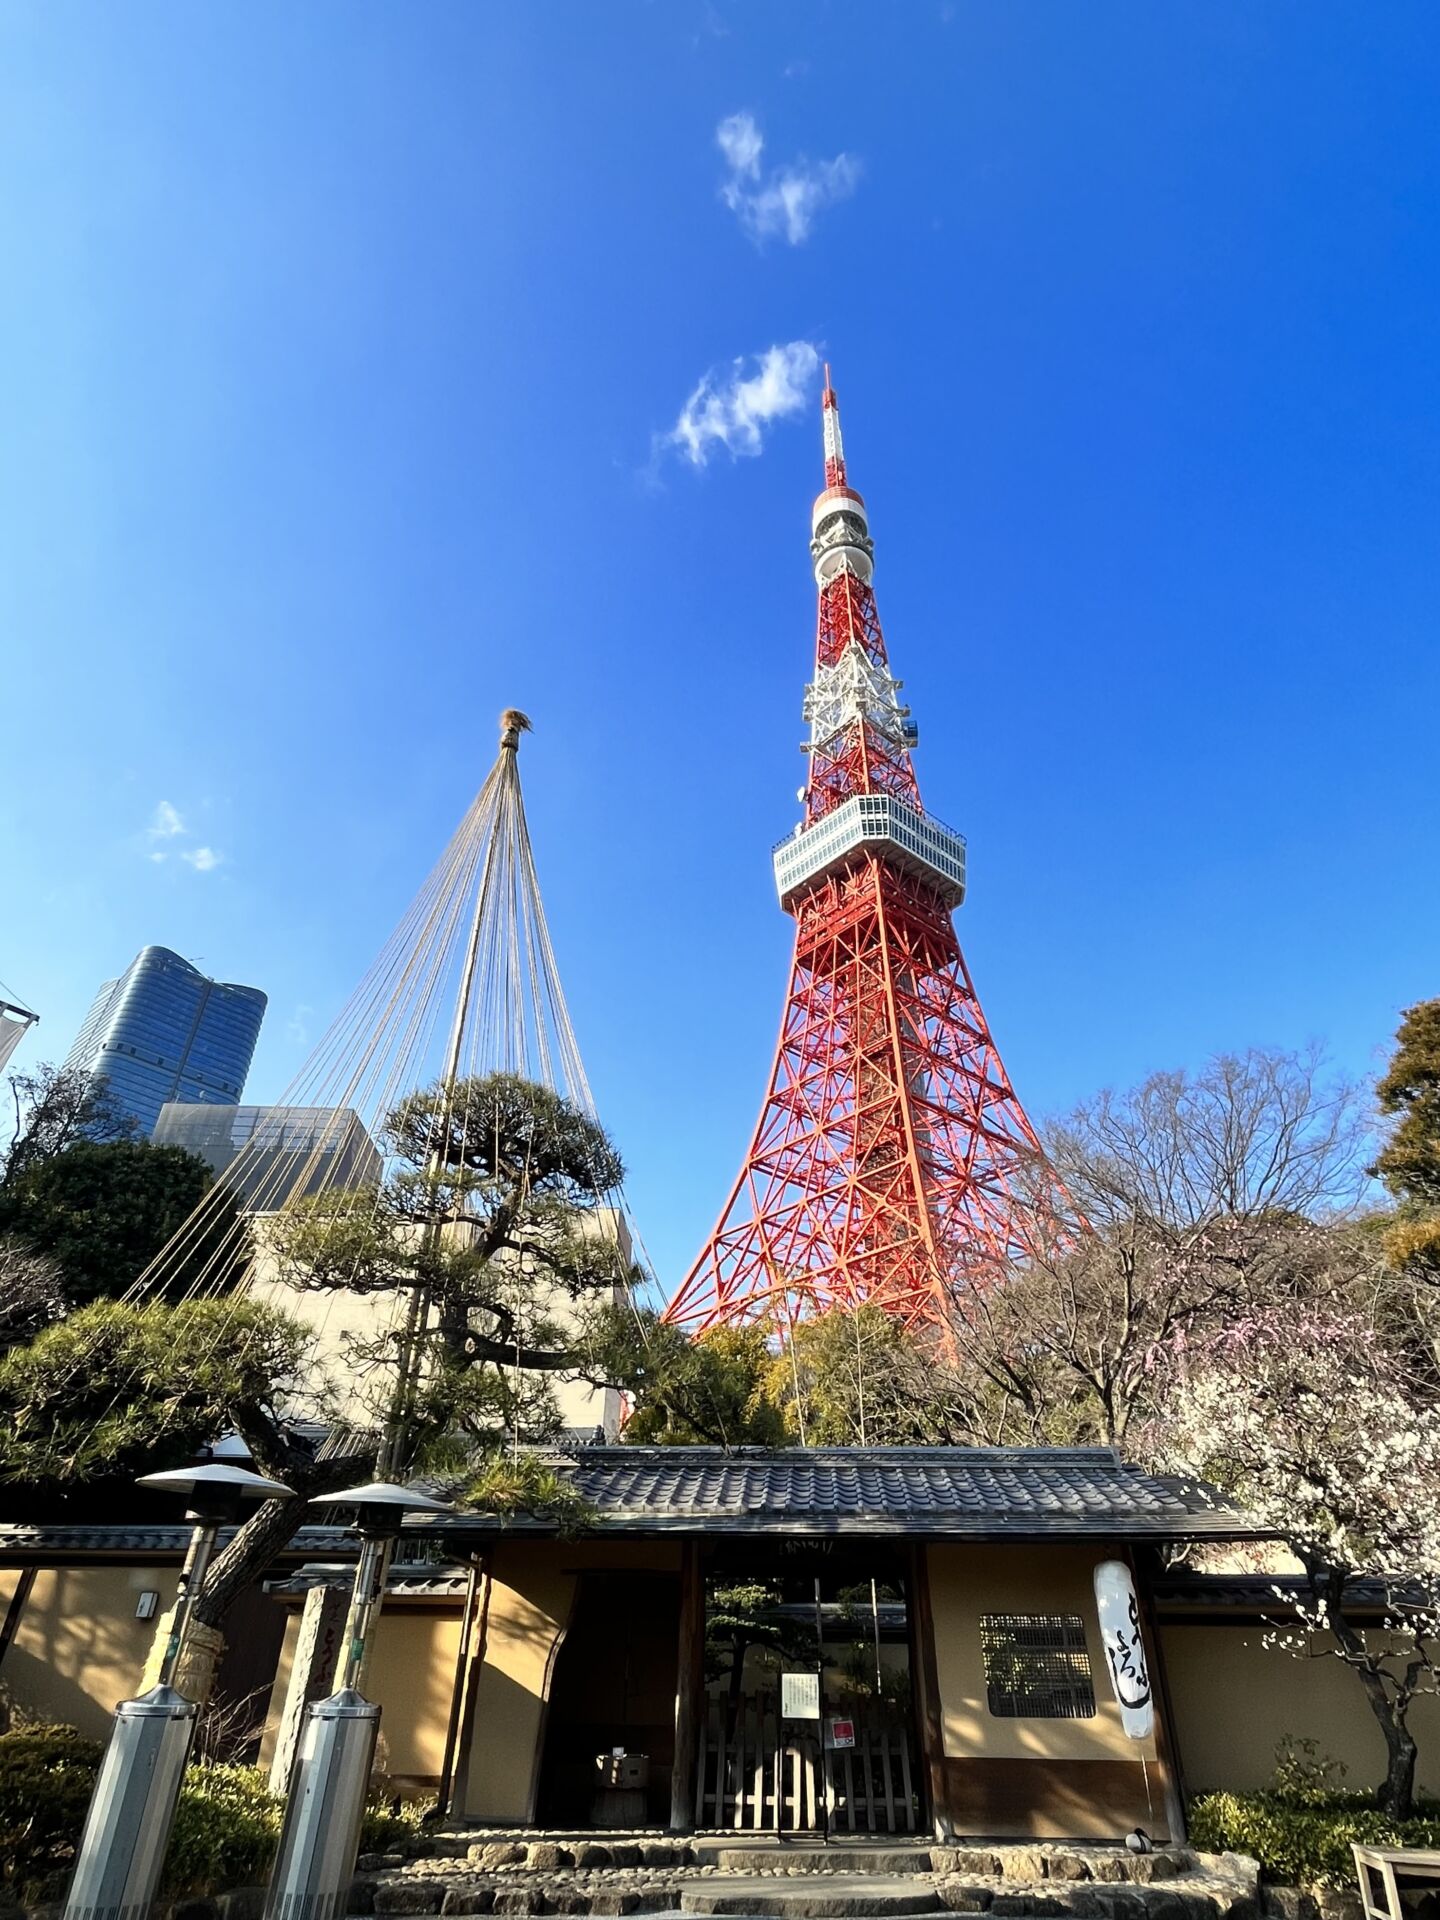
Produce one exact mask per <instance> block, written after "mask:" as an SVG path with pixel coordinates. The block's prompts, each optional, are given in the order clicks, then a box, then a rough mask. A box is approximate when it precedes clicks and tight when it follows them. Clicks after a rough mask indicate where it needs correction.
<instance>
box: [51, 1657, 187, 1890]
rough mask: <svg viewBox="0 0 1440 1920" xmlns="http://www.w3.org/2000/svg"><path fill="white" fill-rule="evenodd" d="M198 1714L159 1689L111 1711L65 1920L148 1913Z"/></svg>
mask: <svg viewBox="0 0 1440 1920" xmlns="http://www.w3.org/2000/svg"><path fill="white" fill-rule="evenodd" d="M197 1713H198V1709H197V1708H196V1706H195V1703H194V1701H193V1700H186V1699H185V1698H184V1697H183V1696H182V1695H181V1694H178V1693H176V1691H175V1689H174V1688H173V1687H164V1686H162V1687H152V1688H151V1690H150V1691H149V1693H147V1694H144V1695H143V1696H142V1697H141V1698H140V1699H139V1700H122V1701H121V1702H120V1704H119V1706H118V1707H117V1708H116V1709H115V1720H114V1724H113V1727H112V1729H111V1733H110V1741H109V1744H108V1746H107V1747H106V1749H105V1757H104V1759H103V1760H102V1761H101V1763H100V1775H99V1778H98V1779H97V1780H96V1782H95V1791H94V1793H93V1794H92V1796H91V1799H90V1807H89V1811H88V1812H87V1813H86V1816H85V1830H84V1833H83V1834H82V1835H81V1839H80V1847H79V1851H78V1854H77V1858H76V1867H75V1875H74V1878H73V1879H72V1880H71V1883H70V1891H69V1893H68V1894H67V1895H66V1898H65V1911H64V1920H142V1916H144V1915H146V1914H148V1913H149V1911H150V1908H151V1906H152V1905H153V1904H154V1900H155V1890H156V1888H157V1887H158V1886H159V1884H160V1869H161V1868H162V1867H163V1866H164V1864H165V1848H166V1844H167V1843H168V1841H169V1838H170V1827H171V1824H172V1822H173V1821H174V1818H175V1804H176V1802H177V1801H178V1799H179V1798H180V1783H181V1781H182V1780H183V1778H184V1776H185V1762H186V1761H187V1760H188V1759H189V1757H190V1742H191V1741H192V1739H193V1738H194V1736H195V1721H196V1717H197Z"/></svg>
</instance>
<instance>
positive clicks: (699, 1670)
mask: <svg viewBox="0 0 1440 1920" xmlns="http://www.w3.org/2000/svg"><path fill="white" fill-rule="evenodd" d="M704 1697H705V1575H704V1571H703V1569H702V1567H701V1564H700V1542H699V1541H698V1540H687V1541H685V1543H684V1545H683V1546H682V1547H681V1549H680V1637H679V1644H678V1647H677V1649H676V1661H675V1762H674V1765H673V1767H672V1768H671V1771H670V1831H671V1832H672V1833H692V1832H693V1831H694V1828H695V1763H696V1761H697V1759H698V1758H699V1754H700V1716H701V1712H702V1707H703V1702H704Z"/></svg>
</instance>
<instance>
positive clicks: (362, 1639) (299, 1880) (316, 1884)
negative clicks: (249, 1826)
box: [265, 1481, 454, 1920]
mask: <svg viewBox="0 0 1440 1920" xmlns="http://www.w3.org/2000/svg"><path fill="white" fill-rule="evenodd" d="M314 1504H315V1505H316V1506H317V1507H318V1506H329V1507H354V1508H355V1509H356V1516H355V1531H356V1532H357V1533H358V1534H359V1535H360V1541H361V1546H360V1564H359V1566H358V1567H357V1568H356V1570H355V1586H354V1589H353V1591H352V1593H351V1596H350V1613H349V1617H348V1618H347V1620H346V1622H345V1635H344V1640H343V1643H342V1644H343V1645H344V1648H345V1654H344V1665H343V1667H342V1668H341V1672H340V1685H339V1687H338V1688H337V1690H336V1691H335V1692H334V1693H332V1694H331V1695H330V1697H329V1699H328V1700H317V1701H315V1702H314V1704H313V1705H312V1706H311V1707H310V1708H308V1710H307V1711H306V1715H305V1729H304V1732H303V1734H302V1735H301V1739H300V1751H299V1754H298V1756H297V1758H296V1761H295V1771H294V1773H293V1774H292V1775H291V1779H290V1798H289V1800H288V1802H287V1804H286V1807H285V1824H284V1826H283V1827H282V1828H281V1831H280V1850H279V1853H278V1854H277V1856H276V1860H275V1871H274V1873H273V1874H272V1875H271V1878H270V1893H269V1897H268V1899H267V1900H266V1903H265V1920H336V1917H337V1916H341V1915H343V1914H344V1913H345V1911H346V1903H347V1901H348V1897H349V1893H350V1883H351V1881H352V1880H353V1879H354V1877H355V1858H356V1855H357V1854H358V1852H359V1850H360V1826H361V1822H362V1821H363V1820H364V1817H365V1794H366V1790H367V1788H368V1787H369V1784H370V1768H371V1765H372V1763H373V1761H374V1758H375V1736H376V1734H377V1732H378V1731H379V1726H380V1709H379V1707H378V1706H376V1705H375V1704H374V1702H373V1701H370V1700H367V1699H366V1698H365V1696H364V1695H363V1694H362V1693H361V1691H360V1687H361V1684H362V1682H363V1680H364V1675H365V1663H366V1657H367V1655H368V1653H369V1651H370V1635H371V1630H372V1628H373V1626H374V1623H375V1617H376V1615H377V1614H378V1613H379V1611H380V1607H381V1603H382V1601H383V1599H384V1596H385V1579H386V1575H387V1574H388V1572H389V1568H390V1554H391V1550H392V1548H393V1547H394V1544H395V1541H396V1539H397V1538H398V1536H399V1534H400V1527H401V1521H402V1520H403V1518H404V1516H405V1514H406V1513H453V1512H454V1508H453V1507H451V1506H449V1505H447V1504H446V1502H444V1501H443V1500H432V1499H430V1497H429V1496H428V1495H427V1494H423V1493H416V1492H415V1490H414V1489H413V1488H411V1487H401V1486H396V1485H394V1484H393V1483H391V1482H389V1481H378V1482H376V1483H375V1484H373V1485H371V1486H368V1487H354V1488H352V1489H351V1490H350V1491H349V1492H348V1493H324V1494H320V1495H318V1496H317V1497H316V1499H315V1501H314Z"/></svg>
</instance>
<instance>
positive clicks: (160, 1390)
mask: <svg viewBox="0 0 1440 1920" xmlns="http://www.w3.org/2000/svg"><path fill="white" fill-rule="evenodd" d="M310 1339H311V1336H310V1334H309V1332H308V1330H307V1329H305V1328H303V1327H301V1326H300V1325H299V1324H298V1323H297V1322H295V1321H294V1320H292V1319H290V1318H289V1317H288V1316H287V1315H285V1314H283V1313H281V1312H279V1311H278V1310H277V1309H275V1308H273V1307H267V1306H263V1305H261V1304H260V1303H258V1302H255V1301H236V1300H233V1299H222V1300H197V1301H192V1302H189V1303H186V1304H184V1305H181V1306H177V1307H172V1306H168V1305H167V1304H166V1303H165V1302H163V1301H153V1302H149V1303H146V1304H143V1305H139V1306H128V1305H125V1304H122V1303H121V1302H120V1301H117V1300H97V1301H93V1302H92V1303H91V1304H90V1305H89V1306H88V1307H82V1308H81V1309H80V1310H79V1311H78V1312H77V1313H73V1314H71V1315H70V1316H69V1318H68V1319H65V1320H62V1321H59V1322H58V1323H57V1324H56V1325H54V1326H51V1327H47V1328H45V1329H44V1331H43V1332H41V1333H40V1334H38V1335H37V1336H36V1338H35V1339H34V1340H32V1341H31V1342H30V1343H29V1344H28V1345H27V1346H23V1347H14V1348H12V1349H11V1350H10V1352H9V1353H7V1354H6V1355H5V1356H4V1358H3V1359H0V1480H5V1481H8V1482H11V1483H12V1484H14V1483H18V1484H20V1485H30V1486H35V1485H45V1484H51V1485H59V1486H75V1485H79V1484H81V1483H83V1482H85V1481H87V1480H100V1479H115V1478H133V1477H134V1476H136V1475H138V1474H141V1473H149V1472H156V1471H158V1470H159V1469H161V1468H164V1467H169V1466H178V1465H180V1464H181V1463H182V1462H184V1461H186V1460H189V1459H192V1458H193V1457H194V1455H195V1454H196V1452H197V1451H199V1449H200V1448H202V1447H203V1446H205V1445H206V1444H207V1443H208V1442H210V1441H212V1440H214V1439H215V1438H216V1437H217V1436H218V1435H219V1434H221V1433H223V1432H224V1431H225V1430H226V1429H227V1428H228V1427H232V1426H238V1427H240V1428H242V1429H245V1428H247V1427H248V1428H249V1429H250V1430H251V1431H252V1432H253V1431H254V1430H255V1427H256V1423H257V1420H259V1419H260V1418H261V1417H263V1418H264V1419H265V1420H266V1421H267V1422H274V1421H275V1420H276V1419H277V1416H276V1414H275V1406H276V1402H277V1401H278V1400H279V1399H280V1398H282V1397H283V1395H284V1394H285V1392H286V1391H287V1389H289V1388H290V1387H292V1386H293V1385H294V1383H295V1381H296V1380H297V1378H298V1376H299V1374H300V1371H301V1369H302V1366H303V1363H304V1359H305V1356H306V1354H307V1352H308V1350H309V1345H310ZM297 1504H298V1503H297Z"/></svg>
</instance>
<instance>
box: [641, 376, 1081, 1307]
mask: <svg viewBox="0 0 1440 1920" xmlns="http://www.w3.org/2000/svg"><path fill="white" fill-rule="evenodd" d="M821 405H822V420H823V424H824V433H825V490H824V492H823V493H822V494H821V495H820V496H819V498H818V499H817V500H816V502H815V509H814V513H813V516H812V522H811V524H812V531H813V538H812V540H811V542H810V552H811V555H812V557H813V559H814V563H815V580H816V584H817V586H818V588H819V595H820V611H819V624H818V628H817V632H816V640H815V678H814V679H813V680H812V681H811V683H810V686H809V688H808V690H807V692H806V695H805V718H806V720H807V721H808V723H809V727H810V738H809V740H808V741H807V743H806V746H805V752H806V753H807V754H808V755H809V776H808V779H807V781H806V786H805V793H804V802H805V811H804V817H803V818H802V820H801V822H800V825H799V826H798V827H797V828H796V830H795V832H794V833H793V834H792V835H791V836H790V838H789V839H788V840H785V841H782V843H781V845H780V846H779V847H778V848H777V850H776V853H775V880H776V885H777V888H778V890H779V894H780V904H781V906H782V907H783V908H784V909H785V911H786V912H787V913H790V914H793V916H794V919H795V963H794V968H793V971H792V973H791V976H790V991H789V994H788V995H787V997H786V1002H785V1014H784V1018H783V1020H782V1021H781V1024H780V1042H779V1046H778V1048H777V1050H776V1055H775V1066H774V1070H773V1072H772V1073H771V1076H770V1086H769V1091H768V1092H767V1093H766V1096H765V1103H764V1105H763V1107H762V1108H761V1110H760V1119H759V1123H758V1125H757V1126H756V1129H755V1137H754V1139H753V1140H752V1142H751V1144H750V1150H749V1152H748V1153H747V1154H746V1156H745V1163H744V1165H743V1166H742V1167H741V1169H740V1175H739V1178H738V1179H737V1180H736V1182H735V1185H734V1188H733V1189H732V1191H731V1194H730V1197H729V1199H728V1200H727V1201H726V1203H725V1207H724V1210H723V1212H722V1213H721V1215H720V1220H719V1223H718V1225H717V1226H716V1228H715V1231H714V1232H713V1233H712V1234H711V1236H710V1239H709V1240H708V1242H707V1243H706V1246H705V1249H704V1251H703V1252H702V1253H701V1255H700V1257H699V1259H698V1260H697V1261H696V1262H695V1265H694V1267H693V1269H692V1270H691V1272H690V1275H689V1277H688V1279H687V1280H686V1281H685V1284H684V1285H683V1286H682V1287H681V1288H680V1290H679V1292H678V1293H677V1294H676V1295H675V1297H674V1299H673V1300H672V1301H671V1302H670V1305H669V1307H668V1308H667V1309H666V1318H667V1319H669V1320H672V1321H675V1322H677V1323H679V1324H680V1325H683V1326H685V1327H688V1328H690V1329H692V1330H693V1331H695V1332H702V1331H704V1329H705V1328H707V1327H711V1326H715V1325H718V1324H722V1323H736V1322H745V1321H767V1322H770V1323H771V1324H774V1325H777V1326H779V1327H781V1328H784V1327H787V1326H791V1325H793V1324H794V1323H795V1321H796V1320H799V1319H803V1318H807V1317H810V1316H812V1315H814V1314H817V1313H822V1312H824V1311H826V1310H827V1309H829V1308H831V1307H841V1308H854V1307H857V1306H860V1305H863V1304H872V1305H875V1306H879V1307H883V1308H884V1309H885V1310H886V1311H887V1312H889V1313H892V1314H894V1315H895V1316H897V1317H898V1318H899V1319H901V1320H903V1321H904V1322H905V1323H907V1324H910V1325H913V1324H917V1323H924V1322H937V1321H943V1320H945V1319H947V1318H948V1312H949V1308H950V1305H951V1303H952V1301H959V1300H961V1299H962V1298H963V1295H964V1293H965V1292H966V1291H967V1290H968V1289H969V1288H972V1287H975V1286H984V1285H986V1284H987V1283H988V1282H989V1281H990V1280H991V1279H993V1278H994V1277H996V1276H997V1275H998V1274H999V1273H1000V1272H1001V1271H1002V1270H1003V1268H1004V1266H1005V1265H1006V1263H1007V1262H1009V1261H1011V1260H1013V1259H1016V1258H1023V1256H1024V1253H1025V1250H1026V1245H1027V1238H1028V1235H1029V1233H1030V1230H1031V1227H1032V1225H1033V1223H1034V1221H1035V1218H1036V1216H1035V1212H1034V1209H1035V1207H1036V1206H1037V1205H1043V1204H1044V1202H1043V1200H1042V1199H1041V1195H1042V1194H1043V1193H1044V1191H1045V1189H1046V1187H1047V1186H1048V1182H1047V1180H1046V1177H1045V1172H1044V1164H1043V1160H1042V1158H1041V1155H1040V1149H1039V1146H1038V1143H1037V1141H1036V1138H1035V1134H1034V1130H1033V1129H1032V1128H1031V1125H1030V1122H1029V1121H1028V1120H1027V1119H1026V1117H1025V1113H1024V1110H1023V1109H1022V1107H1021V1105H1020V1102H1019V1100H1018V1099H1017V1098H1016V1097H1015V1093H1014V1091H1013V1089H1012V1088H1011V1085H1010V1081H1009V1079H1008V1077H1007V1075H1006V1073H1005V1069H1004V1067H1003V1066H1002V1065H1001V1062H1000V1056H999V1054H998V1053H997V1051H996V1049H995V1043H994V1041H993V1040H992V1039H991V1037H990V1029H989V1027H988V1026H987V1024H986V1021H985V1015H984V1013H983V1012H982V1011H981V1007H980V1002H979V1000H978V999H977V998H976V995H975V988H974V986H973V985H972V984H971V980H970V974H969V970H968V969H967V967H966V965H965V960H964V957H963V955H962V954H961V952H960V943H959V941H958V940H957V939H956V937H955V929H954V926H953V924H952V922H951V914H952V912H953V911H954V909H955V908H956V907H958V906H959V905H960V903H961V901H962V900H963V899H964V897H965V842H964V841H963V840H962V839H961V838H960V836H959V835H958V834H956V833H952V832H951V831H950V829H949V828H948V827H944V826H942V825H941V824H940V823H939V821H938V820H936V819H935V818H934V816H933V815H931V814H928V813H926V811H925V809H924V806H923V805H922V803H921V799H920V789H919V787H918V785H917V784H916V780H915V770H914V766H913V764H912V761H911V751H912V749H913V748H914V746H915V743H916V738H917V734H916V729H915V725H914V723H913V722H912V720H911V719H910V709H909V708H908V707H906V706H902V705H901V702H900V688H901V682H900V681H898V680H896V679H895V678H894V677H893V676H892V674H891V672H890V666H889V661H888V658H887V656H886V652H885V640H884V637H883V635H882V634H881V631H880V617H879V615H878V613H877V612H876V610H875V596H874V593H873V591H872V589H871V585H870V581H871V574H872V572H873V554H874V546H873V543H872V541H871V539H870V529H869V521H868V517H867V515H866V511H865V502H864V500H863V499H862V498H861V496H860V495H859V494H858V493H856V492H855V490H854V488H853V487H851V486H850V485H849V484H848V482H847V480H846V474H845V455H844V450H843V448H842V445H841V440H840V413H839V408H838V405H837V403H836V399H835V393H834V389H833V388H832V387H831V385H830V369H829V368H828V367H827V368H826V369H825V392H824V397H823V400H822V403H821Z"/></svg>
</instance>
